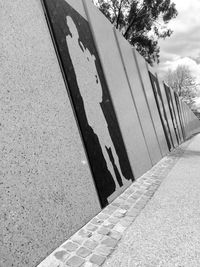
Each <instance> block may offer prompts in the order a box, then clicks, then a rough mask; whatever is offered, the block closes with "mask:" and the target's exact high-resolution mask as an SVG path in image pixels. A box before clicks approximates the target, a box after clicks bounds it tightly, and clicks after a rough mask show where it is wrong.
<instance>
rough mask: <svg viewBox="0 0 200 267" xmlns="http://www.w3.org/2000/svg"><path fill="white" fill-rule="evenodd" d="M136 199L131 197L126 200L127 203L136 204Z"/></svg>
mask: <svg viewBox="0 0 200 267" xmlns="http://www.w3.org/2000/svg"><path fill="white" fill-rule="evenodd" d="M137 198H138V197H137ZM137 198H132V197H130V198H129V199H127V202H128V203H131V204H133V203H135V202H136V199H137Z"/></svg>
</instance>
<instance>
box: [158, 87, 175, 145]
mask: <svg viewBox="0 0 200 267" xmlns="http://www.w3.org/2000/svg"><path fill="white" fill-rule="evenodd" d="M160 89H161V93H162V96H163V102H164V105H165V110H166V114H167V118H168V122H169V127H170V131H171V135H172V140H173V145H174V147H177V145H178V143H177V139H176V134H175V131H174V126H173V121H172V117H171V114H170V109H169V105H168V101H167V97H166V92H165V89H164V84H163V83H162V82H160Z"/></svg>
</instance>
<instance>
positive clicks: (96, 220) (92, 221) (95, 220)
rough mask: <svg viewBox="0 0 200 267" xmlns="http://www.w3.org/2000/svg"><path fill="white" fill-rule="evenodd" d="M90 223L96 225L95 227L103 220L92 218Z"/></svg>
mask: <svg viewBox="0 0 200 267" xmlns="http://www.w3.org/2000/svg"><path fill="white" fill-rule="evenodd" d="M91 223H93V224H96V225H101V224H102V223H103V220H101V219H98V218H97V217H95V218H93V219H92V220H91Z"/></svg>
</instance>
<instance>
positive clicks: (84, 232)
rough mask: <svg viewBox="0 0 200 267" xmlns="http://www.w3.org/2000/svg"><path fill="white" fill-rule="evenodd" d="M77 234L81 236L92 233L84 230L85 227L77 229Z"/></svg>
mask: <svg viewBox="0 0 200 267" xmlns="http://www.w3.org/2000/svg"><path fill="white" fill-rule="evenodd" d="M78 235H80V236H82V237H91V236H92V233H91V232H89V231H86V230H85V229H81V230H79V231H78Z"/></svg>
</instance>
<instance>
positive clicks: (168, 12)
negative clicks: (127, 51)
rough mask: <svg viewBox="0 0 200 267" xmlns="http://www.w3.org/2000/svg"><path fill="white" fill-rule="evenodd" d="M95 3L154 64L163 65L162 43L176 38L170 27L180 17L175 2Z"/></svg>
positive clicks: (131, 0)
mask: <svg viewBox="0 0 200 267" xmlns="http://www.w3.org/2000/svg"><path fill="white" fill-rule="evenodd" d="M93 2H94V4H95V5H96V6H97V7H98V8H99V9H100V10H101V12H102V13H103V14H104V15H105V16H106V17H107V18H108V19H109V20H110V22H111V23H112V24H114V26H115V27H116V28H117V29H119V30H120V31H122V33H123V35H124V37H125V38H126V39H127V40H128V41H129V42H130V44H131V45H133V46H135V48H136V49H137V50H138V52H139V53H140V54H141V55H142V56H144V58H145V59H146V60H147V61H148V62H149V63H150V64H152V63H153V62H155V61H156V62H159V52H160V48H159V47H158V39H159V38H163V39H165V38H166V37H169V36H170V35H171V34H172V30H171V29H169V28H167V23H168V22H169V21H170V20H171V19H172V18H175V17H176V16H177V14H178V12H177V10H176V7H175V4H174V3H173V2H171V0H93Z"/></svg>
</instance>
